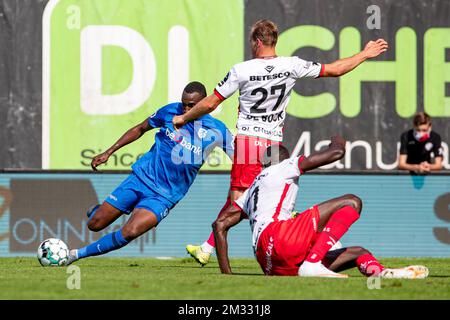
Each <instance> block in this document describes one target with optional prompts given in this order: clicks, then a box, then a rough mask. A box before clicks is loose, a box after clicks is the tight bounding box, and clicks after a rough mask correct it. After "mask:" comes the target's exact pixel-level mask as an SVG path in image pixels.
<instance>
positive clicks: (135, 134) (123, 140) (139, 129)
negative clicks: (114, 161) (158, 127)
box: [91, 119, 153, 171]
mask: <svg viewBox="0 0 450 320" xmlns="http://www.w3.org/2000/svg"><path fill="white" fill-rule="evenodd" d="M150 129H153V128H152V127H151V126H150V124H149V123H148V119H145V120H144V121H143V122H141V123H139V124H138V125H137V126H134V127H133V128H131V129H129V130H128V131H127V132H125V133H124V134H123V135H122V136H121V137H120V138H119V140H117V141H116V143H114V144H113V145H112V146H111V147H109V148H108V150H106V151H105V152H103V153H100V154H99V155H97V156H95V157H94V159H92V161H91V167H92V169H93V170H94V171H97V166H98V165H100V164H102V163H105V162H106V161H108V159H109V157H110V156H111V155H112V154H113V153H114V152H116V151H117V150H119V149H120V148H122V147H123V146H125V145H127V144H129V143H131V142H133V141H136V140H137V139H139V138H140V137H141V136H142V135H143V134H144V133H145V132H147V131H149V130H150Z"/></svg>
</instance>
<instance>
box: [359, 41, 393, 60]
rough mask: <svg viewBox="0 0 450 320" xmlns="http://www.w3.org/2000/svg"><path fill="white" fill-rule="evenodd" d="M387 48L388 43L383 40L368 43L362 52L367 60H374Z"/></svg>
mask: <svg viewBox="0 0 450 320" xmlns="http://www.w3.org/2000/svg"><path fill="white" fill-rule="evenodd" d="M388 48H389V45H388V43H387V42H386V41H385V40H384V39H378V40H376V41H369V42H368V43H367V44H366V47H365V48H364V50H363V52H364V55H365V56H366V57H367V58H375V57H378V56H379V55H380V54H382V53H383V52H385V51H386V50H387V49H388Z"/></svg>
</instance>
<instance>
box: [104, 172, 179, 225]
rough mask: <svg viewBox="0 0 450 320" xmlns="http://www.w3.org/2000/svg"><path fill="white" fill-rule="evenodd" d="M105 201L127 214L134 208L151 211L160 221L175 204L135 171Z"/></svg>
mask: <svg viewBox="0 0 450 320" xmlns="http://www.w3.org/2000/svg"><path fill="white" fill-rule="evenodd" d="M105 201H106V202H108V203H109V204H110V205H112V206H113V207H115V208H117V209H119V210H120V211H122V212H124V213H126V214H129V213H131V211H133V209H134V208H142V209H146V210H148V211H151V212H153V213H154V214H155V215H156V217H157V218H158V223H159V222H160V221H161V220H162V219H164V218H165V217H166V216H167V215H168V214H169V210H170V209H172V208H173V207H174V206H175V204H174V203H171V202H170V201H168V200H167V199H165V198H163V197H162V196H161V195H159V194H158V193H156V192H155V191H153V190H152V189H150V188H149V187H147V186H146V185H145V184H144V183H143V182H142V181H141V180H140V179H139V178H138V176H137V175H136V174H135V173H134V172H132V173H131V174H130V175H129V176H128V177H127V178H126V179H125V180H124V181H123V182H122V183H121V184H120V185H119V186H118V187H117V188H116V189H115V190H114V191H113V192H111V194H110V195H108V197H107V198H106V199H105Z"/></svg>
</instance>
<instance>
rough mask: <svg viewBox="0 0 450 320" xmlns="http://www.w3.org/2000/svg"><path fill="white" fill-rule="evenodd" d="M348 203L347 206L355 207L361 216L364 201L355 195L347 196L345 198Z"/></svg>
mask: <svg viewBox="0 0 450 320" xmlns="http://www.w3.org/2000/svg"><path fill="white" fill-rule="evenodd" d="M344 197H345V199H346V202H347V205H349V206H351V207H353V208H354V209H355V210H356V211H358V213H359V214H361V210H362V200H361V198H360V197H358V196H356V195H354V194H347V195H345V196H344Z"/></svg>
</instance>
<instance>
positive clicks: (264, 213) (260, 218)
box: [235, 156, 304, 248]
mask: <svg viewBox="0 0 450 320" xmlns="http://www.w3.org/2000/svg"><path fill="white" fill-rule="evenodd" d="M303 159H304V156H301V157H296V158H293V159H286V160H284V161H282V162H280V163H278V164H276V165H273V166H270V167H268V168H266V169H264V170H263V171H262V172H261V173H260V174H259V175H258V176H257V177H256V178H255V180H254V181H253V184H252V185H251V186H250V187H249V188H248V189H247V190H246V191H245V192H244V193H243V194H242V196H241V197H239V199H237V200H236V201H235V204H236V205H237V206H239V207H240V208H241V209H242V210H243V211H244V212H245V213H246V214H247V215H248V218H249V220H250V227H251V229H252V233H253V248H256V245H257V243H258V239H259V236H260V234H261V233H262V232H263V230H264V229H265V228H266V227H267V226H268V225H269V224H270V223H272V222H274V221H282V220H288V219H290V218H291V213H292V211H293V210H294V205H295V200H296V199H297V192H298V178H299V176H300V174H301V171H300V168H299V164H300V162H301V161H302V160H303Z"/></svg>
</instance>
